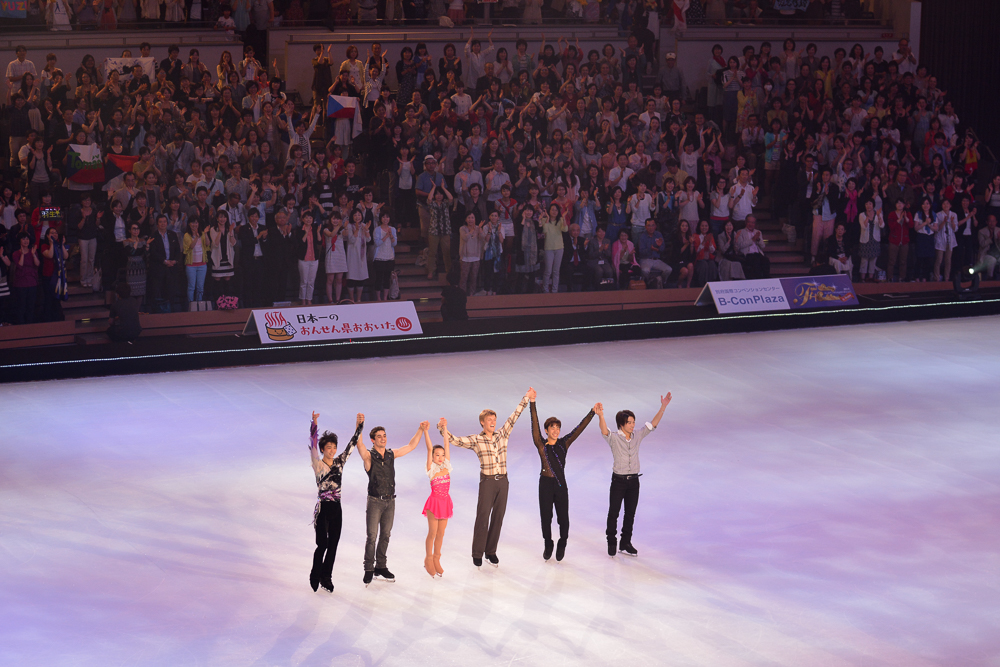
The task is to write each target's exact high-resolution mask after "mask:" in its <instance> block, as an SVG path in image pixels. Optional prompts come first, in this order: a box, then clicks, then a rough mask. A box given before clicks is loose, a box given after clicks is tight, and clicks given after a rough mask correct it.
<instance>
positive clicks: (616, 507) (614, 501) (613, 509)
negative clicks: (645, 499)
mask: <svg viewBox="0 0 1000 667" xmlns="http://www.w3.org/2000/svg"><path fill="white" fill-rule="evenodd" d="M622 501H624V502H625V518H624V519H623V520H622V542H631V541H632V524H633V523H634V522H635V508H636V506H637V505H638V504H639V476H638V475H611V502H610V505H609V507H608V529H607V535H608V539H609V540H613V539H615V535H616V534H617V533H618V514H619V513H621V511H622Z"/></svg>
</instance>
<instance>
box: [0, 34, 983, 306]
mask: <svg viewBox="0 0 1000 667" xmlns="http://www.w3.org/2000/svg"><path fill="white" fill-rule="evenodd" d="M481 38H482V39H476V38H475V36H472V37H470V39H469V41H468V42H466V43H464V44H461V43H460V44H458V45H453V44H449V45H447V46H446V47H445V49H444V55H443V56H442V57H441V58H439V59H438V62H436V63H434V62H432V60H431V58H430V56H429V55H428V53H427V48H426V45H424V44H416V45H415V46H414V47H412V48H411V47H404V48H402V49H401V51H400V52H399V53H397V54H392V60H390V54H388V53H386V52H385V51H383V50H382V48H381V45H380V44H378V43H374V44H371V45H364V48H365V49H366V57H365V58H364V59H362V58H360V50H359V48H358V47H357V46H355V45H351V46H348V47H347V50H346V53H345V54H344V55H345V56H346V58H345V59H344V60H343V61H341V62H337V61H339V60H340V59H339V58H336V59H335V58H334V56H333V54H332V52H331V47H329V46H327V47H325V48H324V47H323V46H322V45H320V44H317V45H316V46H315V47H314V58H313V60H312V67H313V72H314V76H313V85H312V91H311V99H307V100H306V102H305V103H304V104H302V105H301V106H299V107H296V105H295V104H294V103H293V102H292V100H291V99H290V97H291V94H290V93H291V91H285V90H284V82H283V80H282V79H281V77H280V76H279V73H278V72H277V68H276V67H274V68H273V69H274V71H271V68H268V67H267V66H266V63H261V62H259V61H258V60H257V59H256V58H255V57H254V51H253V48H252V47H246V48H245V49H244V52H243V53H242V54H236V55H235V56H234V55H233V54H231V53H230V52H228V51H227V52H226V53H224V54H223V56H222V58H221V60H220V62H219V63H218V64H210V63H204V62H201V61H200V59H199V57H198V53H197V50H196V49H192V50H191V51H190V53H189V54H188V57H187V60H186V61H184V60H181V58H180V53H179V49H178V48H176V47H170V48H169V49H168V53H167V57H166V58H164V59H163V60H162V61H161V62H159V65H158V67H157V68H156V72H155V75H154V76H153V77H152V78H150V77H148V76H147V75H145V74H144V73H143V71H142V69H141V68H133V69H131V70H130V71H126V72H119V71H117V70H111V71H110V72H103V71H102V68H99V67H97V66H96V63H95V62H94V59H93V58H91V57H84V59H83V62H82V63H81V64H80V66H79V67H78V68H77V69H76V70H75V72H73V73H72V74H70V72H64V71H63V70H62V69H61V68H60V64H59V63H58V62H57V61H56V59H55V57H54V56H51V55H50V56H49V57H48V58H46V65H45V67H44V68H41V69H38V68H36V66H35V65H34V64H33V63H32V61H31V60H30V59H29V58H28V57H27V56H28V54H27V52H26V49H24V47H18V48H17V51H16V57H15V59H14V60H13V61H11V62H10V64H9V65H8V67H7V70H6V81H7V84H8V86H9V91H8V100H9V103H8V106H7V107H6V108H5V112H4V113H5V117H6V123H7V126H8V127H9V134H10V141H9V149H10V164H11V169H10V170H9V171H8V172H7V173H6V174H5V178H4V180H3V181H2V182H0V221H2V224H0V228H2V233H4V234H5V235H6V238H5V239H3V242H2V243H0V247H3V249H4V251H3V254H2V255H0V272H2V275H3V281H4V282H3V283H2V285H3V286H2V287H0V294H2V296H3V297H6V296H7V294H6V293H7V290H8V289H10V290H11V291H12V292H13V296H14V297H15V298H14V299H12V300H10V301H11V303H10V304H9V307H8V308H7V309H6V310H5V318H6V319H8V320H10V321H14V322H29V321H33V319H35V318H36V317H42V318H45V319H58V317H59V316H60V315H59V304H60V301H61V300H63V299H65V298H66V294H67V291H68V287H67V283H68V280H69V276H70V275H76V274H77V268H76V267H77V266H78V267H79V268H78V275H79V278H78V280H79V283H80V284H81V285H82V286H84V287H87V288H92V289H94V290H95V291H98V290H110V289H114V286H115V285H116V284H117V283H119V282H127V283H128V284H129V286H130V288H131V292H132V294H133V295H134V296H138V297H139V298H141V299H142V300H143V303H144V308H146V309H148V310H152V311H157V312H165V311H171V310H182V309H186V308H188V307H190V306H189V304H191V303H198V302H202V301H217V302H218V299H219V297H223V299H224V303H226V304H230V305H233V304H236V303H239V304H240V305H242V306H246V307H259V306H263V305H270V304H271V303H275V302H286V301H293V300H294V301H297V302H299V303H303V304H309V303H312V302H313V301H314V300H315V301H317V302H340V301H345V300H347V301H352V302H358V301H360V300H362V299H371V300H375V299H379V300H381V299H386V298H388V297H389V295H390V288H391V286H392V284H393V282H394V277H395V272H394V269H395V267H394V260H395V247H396V244H397V242H398V241H399V236H400V234H401V232H402V230H406V229H409V230H411V231H408V232H406V235H407V237H408V238H412V239H413V240H412V241H411V245H415V246H417V247H418V248H422V249H423V250H422V253H421V255H420V258H419V259H418V260H417V261H418V266H421V267H422V268H423V270H425V271H426V277H427V279H429V280H433V281H435V284H437V280H439V271H440V272H442V273H443V274H450V276H451V282H452V283H453V284H457V285H458V286H459V287H460V288H461V289H462V290H464V291H465V292H466V293H467V294H469V295H472V294H503V293H529V292H557V291H562V290H593V289H628V288H638V287H649V288H655V287H665V286H674V285H676V286H698V285H702V284H704V283H705V282H706V281H709V280H719V279H721V280H734V279H741V278H758V277H767V276H769V274H770V267H769V264H770V262H769V257H768V254H769V253H768V250H767V245H766V241H765V239H764V235H763V233H762V230H761V229H760V228H759V227H758V218H759V217H762V214H764V213H766V214H768V215H769V217H770V218H772V219H775V220H778V221H780V222H781V224H782V229H783V232H784V234H786V235H787V237H788V240H789V241H792V240H793V239H796V238H798V239H803V240H804V241H805V257H806V259H808V260H810V261H811V263H812V267H813V270H814V271H818V272H823V271H837V272H844V273H849V274H851V275H852V276H853V278H854V279H855V280H897V279H898V280H947V279H948V278H949V276H950V275H951V274H952V273H953V272H954V271H956V270H957V269H958V268H959V267H961V266H968V265H971V264H973V263H975V262H976V261H977V260H978V261H985V262H989V260H990V259H992V260H993V263H990V264H989V272H990V273H992V272H993V271H994V268H995V262H996V259H997V258H1000V252H998V249H997V233H996V231H995V229H996V217H995V216H996V214H997V212H998V211H1000V178H996V179H992V181H991V182H989V183H982V184H977V180H976V179H977V173H978V170H977V167H978V159H979V153H978V142H977V140H976V139H975V135H974V134H973V133H972V131H971V130H969V129H967V128H963V127H962V126H961V125H960V123H959V119H958V117H957V115H956V113H955V110H954V109H953V107H952V104H951V102H950V101H949V100H948V96H947V93H946V92H945V91H944V90H942V89H941V88H940V86H939V85H938V82H937V80H936V79H935V78H934V76H933V75H932V74H931V73H930V72H929V71H928V70H927V68H926V67H924V66H922V65H920V64H919V63H918V62H917V60H916V58H915V57H914V56H913V54H912V53H911V52H910V51H909V47H908V44H907V42H906V40H901V41H900V42H899V44H898V49H897V50H895V51H894V53H891V54H888V55H887V54H885V53H884V52H883V50H882V49H881V48H876V49H875V50H874V51H873V52H872V53H866V52H865V50H864V49H863V48H861V47H860V46H859V45H855V46H854V47H852V48H850V49H849V51H848V50H847V49H843V48H838V49H836V50H835V51H834V52H833V53H832V54H830V55H825V54H820V53H818V48H817V47H816V45H813V44H809V45H807V46H806V47H805V48H800V47H799V46H797V45H796V44H795V42H794V41H793V40H791V39H789V40H787V41H786V42H785V43H784V44H783V45H782V48H781V50H780V52H777V53H772V50H771V45H770V44H768V43H764V44H762V45H761V46H760V47H759V48H757V47H755V46H752V45H751V46H747V47H745V48H744V50H743V52H742V54H731V55H729V56H728V58H727V57H726V55H725V54H724V53H723V49H722V47H721V46H719V47H716V48H715V49H714V50H713V57H712V59H711V60H710V61H709V63H708V64H707V75H708V81H709V83H708V91H707V103H706V104H705V105H702V106H696V105H692V104H691V101H692V99H693V96H692V95H691V91H690V90H689V88H688V84H687V82H686V81H685V78H684V76H683V75H682V72H681V69H680V67H679V66H678V65H677V62H676V56H675V55H674V54H673V53H667V54H664V58H663V59H662V62H661V63H658V64H657V63H655V62H654V60H655V59H656V58H655V56H654V54H655V53H656V51H655V40H654V39H652V36H651V33H649V32H648V31H644V30H642V29H636V30H635V31H633V32H632V33H631V34H630V35H629V36H628V38H627V40H623V42H622V43H620V44H607V45H605V46H604V47H603V48H602V49H601V50H600V51H598V50H591V51H587V52H584V50H583V49H581V48H579V45H578V44H576V43H570V42H567V41H565V40H563V39H562V38H559V39H558V40H557V43H556V44H552V43H551V42H546V41H545V40H544V37H543V40H542V42H541V43H540V44H538V45H535V46H534V47H533V45H530V44H528V43H527V42H525V41H524V40H518V41H517V42H516V43H515V44H509V45H503V44H494V43H493V41H492V33H490V34H488V35H481ZM139 51H140V53H141V54H142V55H148V54H149V46H148V45H141V46H140V49H139ZM392 61H395V62H394V63H393V62H392ZM300 65H301V64H299V63H290V64H289V66H300ZM390 67H394V69H395V74H396V76H395V79H396V82H397V84H396V89H395V90H390V87H389V85H387V82H386V72H387V70H388V69H389V68H390ZM650 71H655V72H657V73H656V74H655V75H653V76H649V75H647V72H650ZM71 79H72V81H71ZM74 84H75V85H74ZM328 96H333V97H331V98H330V99H331V100H334V101H335V103H336V109H338V110H340V111H345V110H346V111H347V113H336V114H333V116H335V117H330V113H329V111H330V109H331V107H330V106H328V104H329V101H328ZM306 97H307V98H308V94H307V95H306ZM354 105H357V106H358V107H359V109H360V111H359V114H358V116H359V117H357V118H356V117H353V116H352V114H351V113H350V112H351V111H352V109H353V106H354ZM321 137H322V138H321ZM74 146H76V147H78V148H76V149H74V148H73V147H74ZM80 146H83V147H92V146H97V147H99V149H100V153H101V155H102V156H103V159H104V160H105V166H106V171H105V175H106V177H108V178H110V175H111V174H113V173H116V172H121V173H118V175H117V176H115V177H114V178H110V180H107V179H106V180H107V182H104V181H102V182H100V183H96V184H89V183H80V182H78V180H74V179H73V178H72V177H71V174H70V172H72V171H73V165H74V163H75V161H79V154H78V153H77V152H76V151H77V150H79V147H80ZM123 161H124V162H125V163H126V164H128V165H129V167H128V168H126V169H124V170H123V169H121V168H120V166H121V164H123ZM977 185H978V186H979V189H978V190H976V189H975V188H977ZM979 193H982V194H983V195H984V197H985V202H984V204H983V205H980V204H977V203H976V202H977V198H976V195H977V194H979ZM980 201H981V200H980ZM911 246H912V248H911ZM317 283H318V285H319V287H318V288H317ZM324 287H325V289H324Z"/></svg>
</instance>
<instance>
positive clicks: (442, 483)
mask: <svg viewBox="0 0 1000 667" xmlns="http://www.w3.org/2000/svg"><path fill="white" fill-rule="evenodd" d="M442 470H447V471H448V473H449V474H447V475H440V476H438V477H435V475H437V474H438V473H439V472H441V471H442ZM427 476H428V477H430V478H431V495H430V496H428V497H427V502H425V503H424V511H423V515H424V516H427V513H428V512H430V513H432V514H433V515H434V518H435V519H450V518H451V515H452V514H453V513H454V505H452V502H451V496H450V495H449V494H448V491H449V490H450V489H451V461H447V460H446V461H445V462H444V465H440V466H439V465H438V464H436V463H432V464H431V469H430V470H428V471H427Z"/></svg>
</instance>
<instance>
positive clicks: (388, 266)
mask: <svg viewBox="0 0 1000 667" xmlns="http://www.w3.org/2000/svg"><path fill="white" fill-rule="evenodd" d="M396 238H397V237H396V228H395V227H391V226H389V213H388V211H382V212H381V213H380V214H379V225H378V227H376V228H375V262H374V266H375V285H374V286H373V290H374V292H375V298H376V299H377V300H378V301H388V299H389V287H390V283H391V280H392V272H393V270H394V269H395V268H396V250H395V248H396Z"/></svg>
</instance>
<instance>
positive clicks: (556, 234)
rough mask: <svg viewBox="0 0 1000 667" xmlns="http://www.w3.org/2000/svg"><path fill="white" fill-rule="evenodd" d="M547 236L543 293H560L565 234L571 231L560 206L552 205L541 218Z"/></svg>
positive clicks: (543, 231)
mask: <svg viewBox="0 0 1000 667" xmlns="http://www.w3.org/2000/svg"><path fill="white" fill-rule="evenodd" d="M539 221H540V222H541V228H542V233H543V234H544V235H545V246H544V249H545V267H544V269H543V270H542V293H543V294H546V293H549V292H551V293H553V294H557V293H558V292H559V270H560V267H561V266H562V256H563V247H564V240H563V234H565V233H566V232H568V231H569V225H568V224H567V222H566V218H565V217H564V216H563V215H562V210H561V209H560V208H559V205H558V204H551V205H550V206H549V208H548V211H547V212H546V213H543V214H542V216H541V217H540V218H539Z"/></svg>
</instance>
